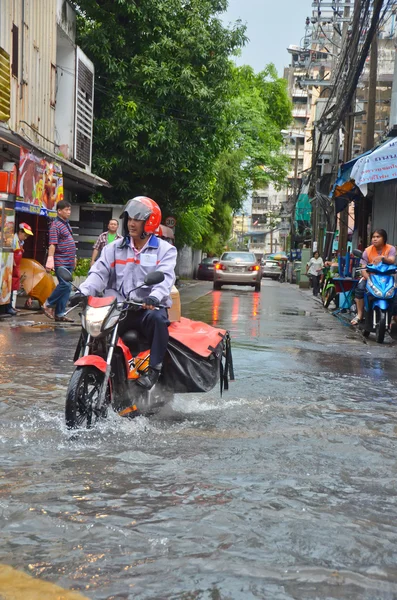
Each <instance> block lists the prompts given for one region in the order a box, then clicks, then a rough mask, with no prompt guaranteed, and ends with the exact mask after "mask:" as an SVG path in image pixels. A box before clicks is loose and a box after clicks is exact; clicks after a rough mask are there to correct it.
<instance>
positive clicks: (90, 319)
mask: <svg viewBox="0 0 397 600" xmlns="http://www.w3.org/2000/svg"><path fill="white" fill-rule="evenodd" d="M111 310H112V305H110V306H101V307H100V308H94V307H93V306H87V309H86V311H85V315H84V317H83V323H84V321H85V329H86V331H87V333H89V334H90V335H91V336H92V337H98V335H99V334H100V333H101V331H102V325H103V324H104V321H105V320H106V317H107V316H108V315H109V313H110V311H111Z"/></svg>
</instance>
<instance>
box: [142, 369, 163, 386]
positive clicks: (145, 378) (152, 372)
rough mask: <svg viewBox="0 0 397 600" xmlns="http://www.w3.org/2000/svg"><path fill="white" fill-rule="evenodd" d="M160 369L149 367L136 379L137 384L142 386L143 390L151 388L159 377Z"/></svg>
mask: <svg viewBox="0 0 397 600" xmlns="http://www.w3.org/2000/svg"><path fill="white" fill-rule="evenodd" d="M160 372H161V371H160V370H158V369H153V367H149V368H148V370H147V372H146V373H144V374H143V375H141V376H140V378H139V379H138V380H137V384H138V385H140V386H141V387H143V388H144V389H145V390H151V389H152V387H153V386H154V385H155V384H156V383H157V382H158V380H159V377H160Z"/></svg>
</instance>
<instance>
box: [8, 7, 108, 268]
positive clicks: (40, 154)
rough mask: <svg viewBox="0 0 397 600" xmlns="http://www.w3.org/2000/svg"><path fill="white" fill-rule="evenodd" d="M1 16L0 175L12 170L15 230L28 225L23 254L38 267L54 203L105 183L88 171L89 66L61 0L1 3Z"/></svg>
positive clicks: (85, 196)
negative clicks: (30, 234)
mask: <svg viewBox="0 0 397 600" xmlns="http://www.w3.org/2000/svg"><path fill="white" fill-rule="evenodd" d="M1 11H2V12H1V19H0V96H1V100H0V142H1V144H0V170H1V169H2V168H9V166H10V164H15V165H16V167H17V168H18V169H19V182H18V187H17V194H16V195H17V198H16V203H15V208H16V218H15V226H17V225H18V222H21V221H25V222H27V223H28V224H29V225H31V226H32V228H33V231H34V233H35V235H34V239H33V240H32V243H31V244H27V247H26V256H28V257H31V258H35V259H37V260H38V261H39V262H44V260H45V253H46V249H47V245H48V240H47V233H48V225H49V218H50V217H53V216H54V214H55V211H56V208H55V207H56V202H57V201H58V200H59V199H61V198H62V197H64V198H65V199H67V200H69V201H71V202H83V201H84V200H85V201H87V200H88V197H89V194H91V193H92V192H94V191H95V190H96V189H98V188H99V187H102V186H107V185H108V184H107V182H106V181H104V180H103V179H101V178H99V177H97V176H96V175H94V174H93V173H92V172H91V158H92V131H93V100H94V68H93V65H92V63H91V61H90V60H89V59H88V58H87V57H86V56H85V54H84V53H83V52H82V51H81V49H80V48H79V47H78V46H76V41H75V40H76V15H75V11H74V8H73V7H72V5H71V4H70V3H69V2H68V1H67V0H30V1H28V0H2V3H1ZM75 222H77V225H76V228H75V233H76V240H77V242H78V222H79V219H76V220H75Z"/></svg>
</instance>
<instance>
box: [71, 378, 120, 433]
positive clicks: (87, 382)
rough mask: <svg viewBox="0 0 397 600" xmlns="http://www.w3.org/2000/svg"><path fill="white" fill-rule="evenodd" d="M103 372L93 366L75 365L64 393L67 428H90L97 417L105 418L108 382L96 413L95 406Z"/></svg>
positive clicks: (107, 402)
mask: <svg viewBox="0 0 397 600" xmlns="http://www.w3.org/2000/svg"><path fill="white" fill-rule="evenodd" d="M103 378H104V374H103V373H102V372H101V371H99V370H98V369H96V368H95V367H90V366H87V367H77V368H76V369H75V371H74V373H73V375H72V377H71V378H70V382H69V386H68V390H67V393H66V405H65V421H66V427H67V428H68V429H91V428H92V427H95V425H96V423H97V421H98V419H100V418H102V419H105V418H106V416H107V409H108V406H109V404H110V403H111V389H110V385H109V383H108V386H107V390H106V396H105V403H104V406H103V408H102V410H101V412H100V414H97V413H96V412H95V411H94V409H93V407H94V406H95V404H96V402H97V400H98V397H99V393H100V390H101V387H102V382H103Z"/></svg>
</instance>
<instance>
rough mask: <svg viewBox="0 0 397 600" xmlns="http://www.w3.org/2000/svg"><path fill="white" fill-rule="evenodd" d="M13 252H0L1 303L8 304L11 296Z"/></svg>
mask: <svg viewBox="0 0 397 600" xmlns="http://www.w3.org/2000/svg"><path fill="white" fill-rule="evenodd" d="M13 261H14V253H13V252H0V285H1V287H0V304H8V303H9V301H10V298H11V288H12V265H13Z"/></svg>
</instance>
